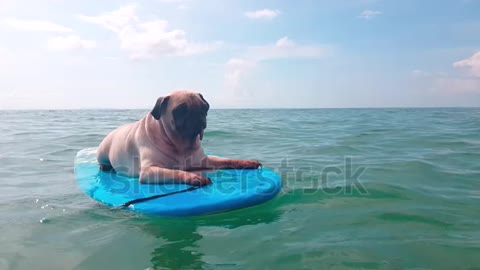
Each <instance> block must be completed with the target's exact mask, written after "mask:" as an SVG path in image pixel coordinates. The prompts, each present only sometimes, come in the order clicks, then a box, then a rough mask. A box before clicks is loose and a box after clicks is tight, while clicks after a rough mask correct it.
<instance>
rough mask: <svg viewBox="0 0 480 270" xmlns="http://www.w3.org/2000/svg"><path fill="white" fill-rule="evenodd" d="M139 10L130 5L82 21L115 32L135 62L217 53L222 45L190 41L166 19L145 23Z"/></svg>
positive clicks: (84, 18)
mask: <svg viewBox="0 0 480 270" xmlns="http://www.w3.org/2000/svg"><path fill="white" fill-rule="evenodd" d="M136 9H137V8H136V6H135V5H129V6H124V7H121V8H120V9H118V10H115V11H112V12H107V13H104V14H101V15H99V16H93V17H91V16H85V15H80V16H79V18H80V19H82V20H83V21H85V22H89V23H93V24H97V25H100V26H102V27H104V28H106V29H108V30H110V31H112V32H114V33H115V34H116V35H117V36H118V38H119V40H120V47H121V48H122V49H124V50H125V51H127V52H128V53H129V55H130V57H131V58H132V59H150V58H155V57H159V56H190V55H198V54H204V53H207V52H210V51H212V50H216V49H218V48H219V47H220V46H221V44H222V43H221V42H215V43H208V44H201V43H193V42H190V41H188V40H187V38H186V33H185V31H183V30H179V29H169V24H168V22H167V21H165V20H153V21H146V22H144V21H142V20H141V19H140V18H139V17H138V15H137V11H136Z"/></svg>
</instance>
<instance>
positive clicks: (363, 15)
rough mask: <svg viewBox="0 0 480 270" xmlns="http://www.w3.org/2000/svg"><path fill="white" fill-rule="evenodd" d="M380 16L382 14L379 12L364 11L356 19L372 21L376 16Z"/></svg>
mask: <svg viewBox="0 0 480 270" xmlns="http://www.w3.org/2000/svg"><path fill="white" fill-rule="evenodd" d="M380 15H382V12H381V11H377V10H368V9H367V10H364V11H363V12H362V13H361V14H360V15H359V16H358V18H361V19H365V20H370V19H373V18H375V17H377V16H380Z"/></svg>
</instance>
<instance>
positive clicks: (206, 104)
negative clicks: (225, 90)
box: [198, 93, 210, 112]
mask: <svg viewBox="0 0 480 270" xmlns="http://www.w3.org/2000/svg"><path fill="white" fill-rule="evenodd" d="M198 95H199V96H200V98H201V99H202V100H203V102H204V103H205V111H206V112H207V111H208V110H209V109H210V104H208V102H207V101H206V100H205V99H204V98H203V96H202V94H200V93H198Z"/></svg>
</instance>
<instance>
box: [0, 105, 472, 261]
mask: <svg viewBox="0 0 480 270" xmlns="http://www.w3.org/2000/svg"><path fill="white" fill-rule="evenodd" d="M145 113H147V111H142V110H85V111H1V112H0V123H1V125H0V134H1V136H0V150H1V151H0V181H1V184H0V243H1V244H0V269H1V270H10V269H49V270H53V269H480V109H475V108H472V109H455V108H452V109H444V108H439V109H318V110H211V111H210V113H209V118H208V128H207V132H206V134H205V139H204V142H203V145H204V148H205V150H207V151H209V152H212V153H215V154H218V155H222V156H227V157H232V158H248V159H258V160H260V161H261V162H262V163H263V164H264V166H265V167H269V168H272V169H275V170H277V171H278V172H279V173H281V174H282V176H283V180H284V190H283V191H282V192H281V194H280V195H279V196H278V197H277V198H276V199H274V200H272V201H270V202H269V203H266V204H263V205H260V206H257V207H253V208H248V209H243V210H239V211H234V212H229V213H223V214H218V215H211V216H203V217H195V218H176V219H164V218H154V217H149V216H142V215H137V214H134V213H130V212H126V211H123V210H112V209H108V208H106V207H104V206H102V205H99V204H98V203H96V202H94V201H92V200H91V199H89V198H88V197H87V196H86V195H84V194H83V193H82V192H81V191H80V190H79V188H78V187H77V185H76V183H75V178H74V174H73V160H74V157H75V155H76V153H77V151H79V150H81V149H83V148H87V147H94V146H97V145H98V144H99V143H100V141H101V140H102V138H103V137H104V136H105V135H106V134H107V133H108V132H110V131H111V130H113V129H114V128H116V127H117V126H119V125H121V124H125V123H130V122H133V121H136V120H138V119H139V118H141V117H142V116H143V115H144V114H145Z"/></svg>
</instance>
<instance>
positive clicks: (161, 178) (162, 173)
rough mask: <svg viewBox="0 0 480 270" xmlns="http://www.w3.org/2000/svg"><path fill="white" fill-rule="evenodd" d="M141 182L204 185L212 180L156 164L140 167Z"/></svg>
mask: <svg viewBox="0 0 480 270" xmlns="http://www.w3.org/2000/svg"><path fill="white" fill-rule="evenodd" d="M140 183H141V184H167V183H185V184H189V185H194V186H205V185H209V184H211V183H212V181H211V180H210V179H208V178H206V177H204V176H202V175H198V174H195V173H191V172H186V171H181V170H172V169H166V168H161V167H156V166H151V167H147V168H142V171H141V172H140Z"/></svg>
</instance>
